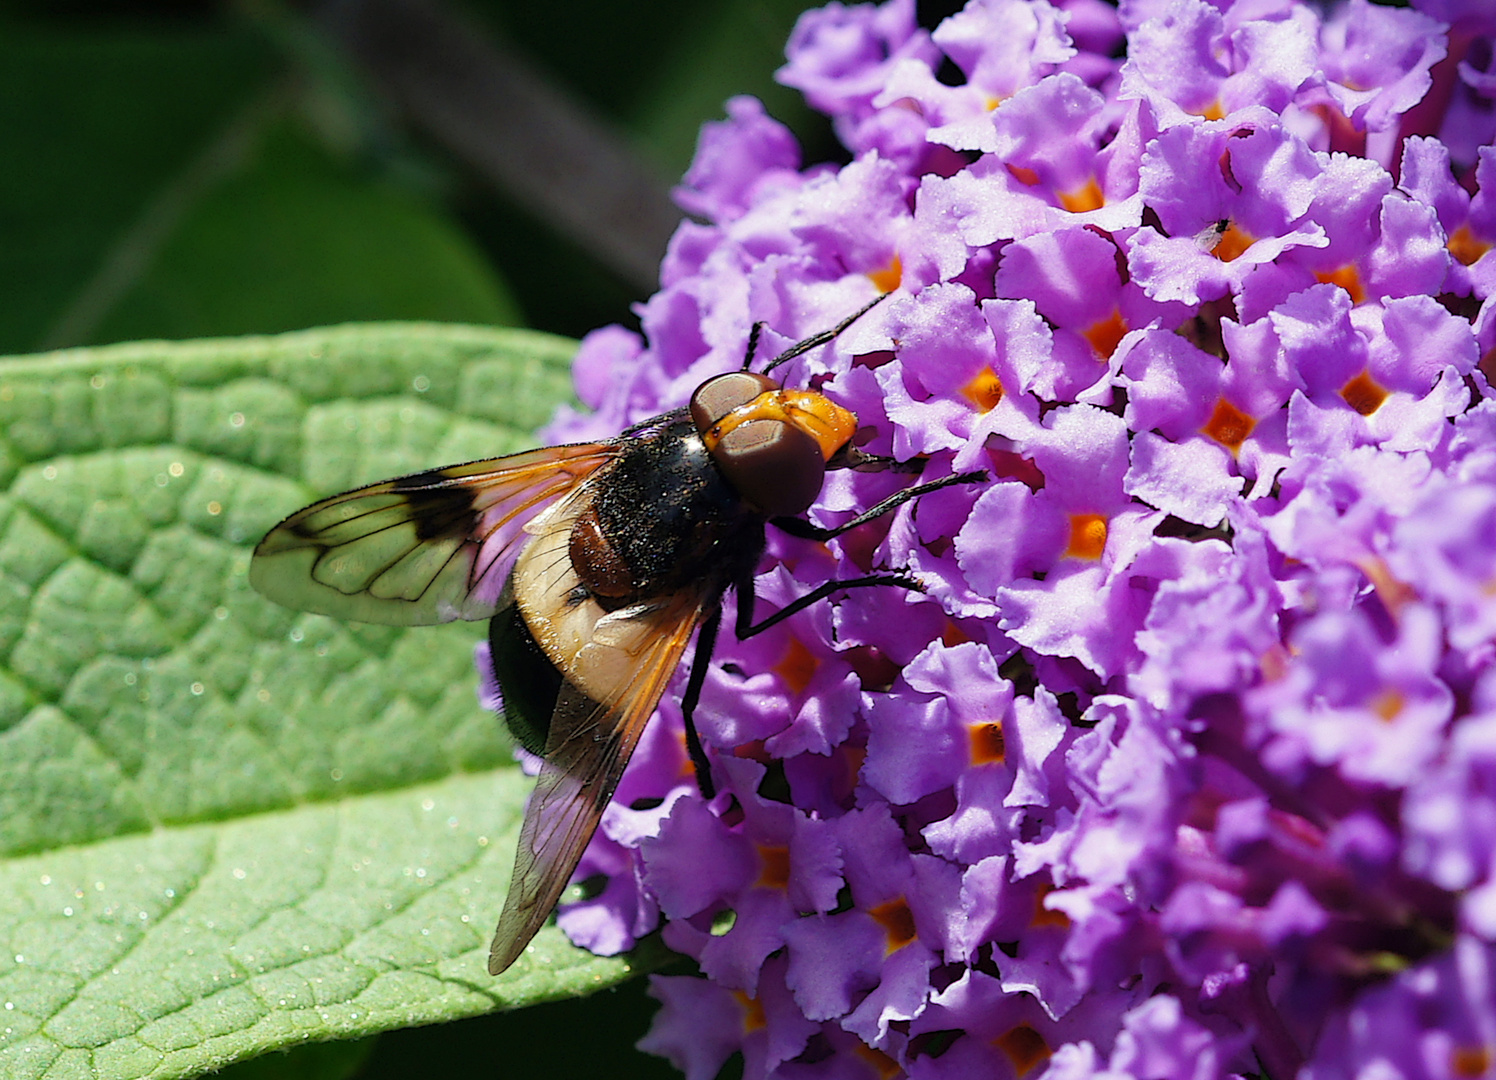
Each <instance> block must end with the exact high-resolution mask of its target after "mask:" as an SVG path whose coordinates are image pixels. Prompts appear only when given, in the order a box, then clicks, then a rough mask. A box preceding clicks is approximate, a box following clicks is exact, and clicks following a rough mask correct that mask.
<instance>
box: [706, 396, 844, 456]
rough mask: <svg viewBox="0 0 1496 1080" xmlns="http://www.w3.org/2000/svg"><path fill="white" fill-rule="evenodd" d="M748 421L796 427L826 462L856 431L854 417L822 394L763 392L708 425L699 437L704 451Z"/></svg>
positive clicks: (711, 448) (715, 445)
mask: <svg viewBox="0 0 1496 1080" xmlns="http://www.w3.org/2000/svg"><path fill="white" fill-rule="evenodd" d="M750 420H780V421H783V422H784V423H786V424H790V425H791V426H793V427H797V428H799V429H800V430H801V431H803V432H805V434H807V435H809V436H810V437H811V438H812V439H814V440H815V441H816V444H817V445H818V446H820V448H821V453H822V455H823V456H824V457H825V458H826V460H827V461H830V460H831V458H832V456H833V455H834V454H835V453H836V452H837V451H838V450H840V449H841V448H842V447H843V446H846V445H847V441H848V440H849V439H851V438H852V434H853V432H855V431H856V430H857V417H856V416H855V415H854V414H853V413H851V412H850V411H848V410H847V409H843V408H842V407H841V406H840V405H838V404H836V402H834V401H832V400H831V399H830V398H828V397H827V396H826V395H825V394H818V393H816V392H815V391H814V390H783V389H781V390H766V391H764V392H763V393H762V394H760V395H758V397H756V398H754V399H753V400H752V401H749V402H747V403H746V404H743V405H739V406H738V407H737V408H736V409H733V410H732V412H730V413H728V414H727V415H726V416H724V417H723V418H722V419H721V420H718V421H717V422H716V423H715V424H713V425H712V428H711V430H710V431H708V432H706V433H705V434H704V435H703V436H702V441H703V442H704V443H705V444H706V448H707V450H709V451H710V450H715V449H716V448H717V444H718V443H719V442H721V441H722V438H723V436H725V435H726V434H727V433H728V432H729V431H731V430H732V429H733V428H735V427H737V426H739V425H740V424H746V423H747V422H748V421H750Z"/></svg>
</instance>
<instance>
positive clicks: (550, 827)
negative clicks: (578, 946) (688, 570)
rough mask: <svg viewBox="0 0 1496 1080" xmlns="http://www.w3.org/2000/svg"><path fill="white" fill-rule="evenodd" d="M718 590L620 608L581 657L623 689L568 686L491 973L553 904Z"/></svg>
mask: <svg viewBox="0 0 1496 1080" xmlns="http://www.w3.org/2000/svg"><path fill="white" fill-rule="evenodd" d="M711 596H712V589H711V588H710V586H709V584H707V583H703V585H702V586H701V587H700V588H699V589H697V590H693V591H691V592H689V593H680V594H677V595H675V596H674V597H671V598H670V599H669V600H668V601H665V602H664V603H663V604H662V605H661V606H659V607H658V608H655V609H652V610H648V611H644V612H642V613H639V614H637V615H631V614H629V613H628V612H627V610H625V611H620V612H615V613H614V615H615V616H616V615H624V616H626V617H625V618H622V619H618V620H617V621H616V622H615V623H613V624H612V625H604V624H600V625H599V629H598V633H597V634H596V635H595V636H594V638H593V640H592V641H591V642H590V643H589V644H588V645H586V646H585V647H584V648H583V650H582V651H581V652H580V653H579V654H578V657H577V664H578V665H579V666H580V667H581V668H582V669H586V670H591V671H592V672H593V673H594V684H596V678H597V677H599V676H600V675H606V673H610V672H613V673H619V674H618V675H617V677H611V678H610V681H611V682H612V683H613V684H614V686H615V687H616V688H615V689H613V690H612V691H611V692H608V693H606V694H605V695H603V696H604V697H605V698H606V700H603V701H596V700H594V699H593V698H591V697H589V696H588V695H587V694H586V693H584V692H583V691H581V690H579V689H578V688H577V686H576V684H575V683H574V682H571V681H568V682H566V683H563V684H562V687H561V694H560V696H559V698H558V699H557V702H556V710H555V714H554V716H553V718H552V720H551V727H550V737H549V739H548V740H547V742H546V752H545V765H544V767H543V768H542V769H541V772H540V780H539V782H538V783H537V784H536V786H535V791H534V794H532V795H531V796H530V802H529V805H528V806H527V807H526V808H525V820H524V824H523V826H521V828H520V835H519V847H518V849H517V850H516V852H515V856H514V875H513V877H512V879H511V880H510V883H509V893H508V895H507V896H505V898H504V911H503V913H502V914H501V915H500V916H499V926H498V929H497V930H496V931H495V932H494V936H493V945H492V947H491V948H490V950H489V954H488V971H489V973H490V974H492V975H497V974H499V973H500V972H502V971H503V970H504V969H506V968H507V967H509V965H510V964H512V963H514V961H515V959H516V958H517V957H518V956H519V954H520V953H521V952H523V951H524V948H525V946H526V945H528V944H529V943H530V939H531V938H533V937H534V936H535V933H536V931H538V930H539V929H540V927H541V926H542V925H543V924H544V922H545V920H546V917H547V916H548V915H549V914H550V913H551V909H552V908H553V907H555V906H556V900H557V899H558V898H559V897H560V895H561V892H562V890H564V889H565V888H566V883H567V881H568V880H569V879H570V878H571V875H572V872H573V871H574V870H575V869H576V867H577V862H578V861H579V860H580V859H581V858H582V852H583V851H584V850H585V849H586V847H587V842H588V841H589V840H591V839H592V834H593V833H594V832H595V831H596V830H597V823H598V820H599V819H600V818H601V817H602V812H603V808H604V807H605V806H607V805H608V800H609V799H610V798H612V797H613V791H614V789H615V788H616V787H617V786H618V779H619V777H620V776H622V775H623V770H624V767H625V766H626V765H628V761H629V757H630V756H631V755H632V754H633V752H634V747H635V746H636V745H637V744H638V742H639V736H640V734H641V733H642V732H643V730H644V725H645V724H646V723H648V721H649V718H650V716H651V715H653V713H654V710H655V706H656V705H657V704H658V703H659V700H660V696H661V695H662V694H664V692H665V687H666V685H667V684H668V683H669V682H670V677H671V675H672V674H674V672H675V670H676V668H677V667H679V666H680V660H681V656H682V654H683V653H684V652H685V648H686V643H687V642H688V641H689V640H690V637H691V632H692V631H693V630H694V629H695V628H696V626H697V624H698V623H699V622H700V621H701V619H702V616H703V613H704V609H705V605H706V603H707V601H708V599H709V598H710V597H711ZM611 617H612V616H610V618H611ZM604 623H606V620H604ZM625 672H626V673H627V674H623V673H625Z"/></svg>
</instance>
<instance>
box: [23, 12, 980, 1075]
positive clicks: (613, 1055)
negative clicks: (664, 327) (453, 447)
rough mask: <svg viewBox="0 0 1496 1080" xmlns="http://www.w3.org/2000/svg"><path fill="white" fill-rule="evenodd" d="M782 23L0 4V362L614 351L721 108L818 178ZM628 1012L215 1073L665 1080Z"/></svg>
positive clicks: (534, 1021) (404, 1036) (315, 1052)
mask: <svg viewBox="0 0 1496 1080" xmlns="http://www.w3.org/2000/svg"><path fill="white" fill-rule="evenodd" d="M801 6H802V5H801V4H800V3H799V2H798V0H613V2H601V0H547V2H546V3H544V4H540V3H524V2H518V0H515V2H511V3H504V2H501V0H467V2H463V3H459V2H457V0H444V2H440V3H438V2H435V0H326V2H318V3H288V2H285V0H238V2H233V3H204V2H191V0H156V2H142V3H130V2H114V0H0V354H11V353H26V352H35V351H41V350H46V349H52V348H60V347H66V346H74V345H94V344H104V343H108V342H114V341H126V340H136V339H143V338H170V339H181V338H191V337H207V336H220V335H228V334H244V333H274V332H278V331H284V330H296V329H302V328H305V327H308V326H318V325H325V324H329V323H338V322H346V321H353V320H376V319H438V320H449V321H464V322H480V323H500V324H507V325H515V326H530V327H534V328H536V329H542V330H548V331H551V332H554V333H559V334H565V335H568V336H571V337H580V336H581V335H582V334H584V333H586V332H587V331H588V330H589V329H592V328H593V327H596V326H600V325H603V324H605V323H609V322H622V323H624V324H626V325H630V326H635V325H637V320H636V319H635V318H634V316H633V314H632V312H631V310H630V305H631V304H632V303H634V302H636V301H638V300H642V299H644V298H645V297H647V296H648V295H649V294H650V292H652V291H653V287H654V283H655V274H654V267H655V265H656V264H657V262H658V259H659V256H660V255H661V254H662V253H663V251H664V245H665V242H666V240H667V239H668V237H669V233H670V230H671V229H672V228H673V227H674V223H675V221H677V220H678V218H679V213H678V211H676V210H674V209H673V207H672V206H671V205H670V204H669V202H668V191H669V188H670V185H671V184H673V183H674V182H675V181H676V180H677V179H678V178H679V177H680V175H681V173H682V172H683V171H684V170H685V168H686V166H687V165H688V164H689V162H690V158H691V153H692V150H693V148H694V145H695V141H696V133H697V130H698V129H699V127H700V125H701V123H702V122H703V121H707V120H715V119H719V118H721V116H722V105H723V102H724V101H725V100H726V99H727V98H728V97H730V96H732V95H733V94H738V93H751V94H755V95H757V96H759V97H760V98H762V99H763V100H764V102H765V103H766V105H767V106H768V109H769V111H770V112H771V113H772V114H773V115H774V116H776V117H778V118H779V119H780V120H782V121H784V122H785V123H787V124H789V125H790V126H791V127H792V128H793V129H794V130H795V131H796V133H797V134H798V136H799V137H800V139H801V143H802V147H803V148H804V158H805V161H806V162H807V163H808V162H814V161H824V160H838V159H840V160H845V155H844V153H843V152H842V151H841V150H840V148H839V147H838V146H837V144H836V143H835V141H834V139H833V137H832V135H831V131H830V126H829V124H828V123H827V122H826V121H825V119H824V118H822V117H819V116H817V115H816V114H814V113H812V112H811V111H810V110H808V109H807V108H806V107H805V106H804V104H803V103H802V102H801V100H800V98H799V95H798V94H797V93H795V92H793V91H790V90H787V89H785V88H783V87H780V86H778V85H777V84H775V83H774V82H773V79H772V75H773V72H774V69H775V68H777V67H778V66H779V65H780V64H781V63H782V62H783V47H784V42H785V40H786V38H787V37H788V35H789V32H790V28H791V27H792V26H793V25H794V20H795V17H796V15H797V14H798V12H799V10H800V8H801ZM958 6H959V5H958V4H955V3H921V5H920V9H919V10H920V21H921V22H922V23H923V24H924V25H926V26H934V25H935V24H936V23H937V22H938V21H939V19H940V18H942V17H943V16H944V15H945V14H948V13H949V12H950V11H952V10H954V9H955V8H957V7H958ZM537 178H539V179H538V180H537ZM644 988H645V983H644V982H643V980H638V981H636V982H634V983H632V984H630V985H628V986H625V987H623V988H621V989H619V990H617V991H611V992H608V993H604V994H601V995H598V996H597V997H594V998H590V999H585V1000H580V1001H569V1002H562V1003H558V1004H555V1005H549V1006H540V1007H537V1008H533V1009H529V1010H526V1011H524V1012H521V1013H513V1014H503V1015H494V1016H488V1017H482V1018H479V1019H476V1020H471V1021H466V1022H463V1023H456V1024H448V1025H443V1026H439V1027H432V1028H422V1029H414V1030H408V1031H398V1032H392V1033H389V1034H387V1035H384V1036H382V1037H380V1038H378V1039H370V1040H364V1041H362V1042H359V1043H335V1044H326V1045H322V1046H313V1047H307V1048H303V1049H301V1050H298V1051H295V1052H293V1053H291V1054H273V1055H269V1056H268V1057H265V1058H261V1059H258V1060H257V1061H253V1062H247V1063H245V1064H243V1065H241V1066H237V1067H236V1068H234V1069H232V1070H229V1071H228V1072H227V1073H224V1074H221V1075H224V1076H229V1077H232V1078H234V1080H254V1078H272V1077H273V1078H276V1080H289V1078H297V1077H301V1078H306V1080H312V1078H318V1080H335V1078H343V1077H358V1078H361V1080H394V1078H396V1077H414V1076H425V1075H447V1076H458V1075H462V1076H490V1075H494V1074H501V1075H505V1076H514V1077H527V1076H539V1075H543V1076H546V1077H547V1078H548V1080H570V1078H573V1077H576V1078H582V1077H592V1076H594V1075H596V1074H597V1073H598V1072H599V1071H603V1070H605V1071H606V1072H607V1073H608V1074H609V1075H611V1076H615V1077H639V1078H645V1077H670V1076H674V1075H676V1074H675V1073H674V1071H673V1069H671V1068H670V1066H668V1065H667V1064H666V1063H665V1062H663V1061H662V1060H660V1059H658V1058H653V1057H649V1056H647V1055H644V1054H640V1053H638V1052H637V1051H635V1050H634V1049H633V1048H632V1044H633V1043H634V1042H635V1041H636V1040H637V1039H638V1038H639V1037H640V1036H641V1035H642V1034H643V1033H644V1031H645V1029H646V1028H647V1026H648V1022H649V1016H650V1015H651V1013H652V1012H653V1008H654V1006H653V1002H652V1001H651V1000H650V999H649V998H647V997H646V996H645V994H644ZM733 1067H734V1066H733V1065H732V1064H729V1067H728V1069H727V1070H726V1071H727V1072H729V1073H731V1072H732V1071H733Z"/></svg>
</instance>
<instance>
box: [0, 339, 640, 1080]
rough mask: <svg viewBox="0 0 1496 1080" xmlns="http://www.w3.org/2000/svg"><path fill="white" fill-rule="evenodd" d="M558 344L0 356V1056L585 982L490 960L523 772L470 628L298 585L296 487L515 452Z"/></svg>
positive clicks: (119, 1050)
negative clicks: (259, 544) (480, 674)
mask: <svg viewBox="0 0 1496 1080" xmlns="http://www.w3.org/2000/svg"><path fill="white" fill-rule="evenodd" d="M574 348H575V346H574V343H572V342H570V341H566V340H564V339H561V338H555V337H549V336H546V335H541V334H536V333H531V332H524V331H514V330H491V329H478V328H471V327H458V326H436V325H423V324H386V325H369V326H357V327H354V326H350V327H343V328H335V329H328V330H315V331H308V332H303V333H296V334H288V335H284V336H279V337H263V338H242V339H228V340H217V341H202V342H189V343H185V344H160V343H147V344H132V345H122V346H112V347H108V348H99V349H78V350H71V351H67V352H59V353H54V354H49V355H45V356H37V357H23V358H14V359H7V360H0V1075H3V1076H6V1077H10V1078H16V1080H20V1078H31V1077H36V1078H63V1077H75V1076H88V1077H118V1078H125V1077H147V1076H149V1077H176V1076H191V1075H196V1074H198V1073H201V1072H204V1071H206V1070H209V1069H214V1068H218V1067H221V1066H222V1065H224V1064H227V1063H229V1062H232V1061H236V1060H240V1059H244V1058H248V1057H252V1056H254V1055H256V1054H260V1053H263V1052H265V1051H267V1050H271V1049H275V1048H281V1047H286V1046H290V1045H294V1044H297V1043H301V1042H306V1041H312V1040H322V1039H333V1038H338V1039H344V1038H355V1037H358V1036H363V1035H367V1034H370V1033H373V1032H378V1031H382V1030H387V1029H389V1028H393V1027H399V1026H405V1025H410V1024H418V1023H430V1022H435V1021H440V1020H448V1019H453V1018H457V1017H463V1016H470V1015H474V1014H477V1013H483V1012H487V1011H490V1010H493V1009H503V1008H513V1007H518V1006H522V1005H528V1004H532V1003H535V1002H539V1001H543V1000H549V999H555V998H560V997H567V996H573V995H578V994H583V993H587V992H591V991H593V990H596V989H600V988H602V987H604V986H609V985H612V984H614V983H616V982H619V981H621V980H623V979H625V978H627V977H628V976H629V974H630V972H631V967H632V966H633V965H632V964H631V961H629V960H628V959H626V958H617V959H599V958H596V957H593V956H591V955H590V954H587V953H584V952H581V951H578V950H576V949H573V948H572V947H571V946H570V945H569V944H567V942H566V941H565V939H564V938H563V937H562V936H561V934H560V933H559V932H558V931H556V930H555V929H553V928H552V929H547V930H546V931H543V932H542V934H541V935H540V937H538V938H537V939H536V942H535V945H534V948H533V949H532V950H531V952H530V953H529V954H527V956H526V957H524V958H522V959H521V961H520V963H519V964H517V965H516V967H515V968H514V969H513V970H511V971H510V972H509V973H508V974H506V976H505V977H504V978H502V979H497V980H495V979H491V978H489V976H488V975H487V974H486V972H485V961H486V957H487V951H488V939H489V935H490V934H491V932H492V930H493V923H494V920H495V918H496V916H497V914H498V911H499V908H500V906H501V904H502V901H503V893H504V888H505V885H506V883H507V881H508V875H509V869H510V864H511V860H512V858H513V851H514V842H515V838H516V835H517V831H518V828H519V822H520V814H521V811H522V808H523V803H524V798H525V795H526V793H527V791H528V788H529V782H528V781H527V780H526V779H525V778H524V777H523V776H522V775H521V773H520V771H519V770H518V769H517V768H516V767H515V766H514V764H513V763H512V760H511V757H510V753H509V743H508V740H507V738H506V736H505V735H504V734H503V733H502V731H501V730H499V727H498V725H496V724H495V723H494V721H493V717H492V716H491V715H490V714H485V713H483V712H482V711H481V710H480V709H479V708H478V706H477V703H476V701H475V698H474V687H473V684H474V677H473V674H472V666H471V664H472V661H471V653H472V644H473V642H474V641H475V640H477V638H478V637H479V635H480V634H481V633H482V627H481V626H480V625H473V624H459V625H455V626H445V627H436V628H432V627H423V628H416V629H409V630H405V629H396V628H392V627H377V626H359V625H352V624H342V623H337V622H334V621H333V620H330V619H327V618H324V617H321V616H315V615H305V614H300V613H297V612H292V611H287V610H284V609H281V608H278V607H276V606H275V605H273V604H271V603H270V602H269V601H267V600H264V599H263V598H261V597H260V596H258V595H257V594H255V593H254V592H253V591H251V589H250V588H249V586H248V584H247V581H246V570H247V567H248V564H249V556H250V551H251V550H252V548H253V545H254V544H255V542H256V541H257V540H258V539H259V537H260V536H261V535H262V534H263V533H264V531H265V530H266V529H267V528H268V527H269V526H271V525H273V524H274V523H275V522H276V521H277V520H279V519H280V518H281V517H282V516H284V515H285V514H286V513H288V512H290V511H292V510H294V509H296V508H297V507H299V506H301V505H303V504H305V503H307V502H310V501H312V500H313V499H315V498H318V497H321V496H324V495H328V494H332V493H334V492H336V491H339V490H342V489H345V488H348V487H351V486H354V485H357V484H361V483H365V482H370V481H374V480H377V479H380V478H383V477H387V476H392V475H397V474H400V473H402V472H408V471H412V470H416V469H420V468H426V467H430V466H434V465H441V464H447V463H452V462H457V461H464V460H469V459H472V458H478V457H492V456H496V455H500V454H504V453H509V452H512V451H515V450H519V449H522V448H523V447H524V446H526V445H527V444H529V443H530V441H531V436H530V434H529V433H530V432H531V431H533V430H534V428H535V427H536V426H538V425H539V424H540V423H541V422H543V421H544V420H545V419H546V417H547V416H548V415H549V413H550V410H551V408H552V407H553V405H554V403H555V402H557V401H559V400H561V399H562V398H563V397H564V396H565V395H566V393H567V363H568V361H569V359H570V356H571V353H572V351H573V349H574Z"/></svg>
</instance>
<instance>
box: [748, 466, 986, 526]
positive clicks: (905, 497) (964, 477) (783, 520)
mask: <svg viewBox="0 0 1496 1080" xmlns="http://www.w3.org/2000/svg"><path fill="white" fill-rule="evenodd" d="M985 479H987V474H986V473H985V472H982V471H981V470H978V471H976V472H967V473H956V474H955V475H954V476H942V477H941V478H940V479H939V480H931V481H929V482H928V483H924V484H915V485H914V486H913V487H907V488H904V489H903V490H902V491H896V492H894V493H893V494H892V495H890V496H889V497H888V498H886V499H884V500H882V501H881V502H878V503H876V504H874V505H873V506H871V507H869V508H868V509H866V510H864V511H863V512H862V513H860V514H858V515H857V516H856V517H854V518H853V519H852V520H851V521H848V522H845V523H843V524H841V525H838V526H836V527H835V528H831V529H823V528H822V527H821V526H819V525H812V524H811V523H810V522H808V521H806V520H805V519H804V518H796V517H777V518H770V519H769V520H770V522H771V523H772V524H773V525H774V527H775V528H777V529H780V530H781V531H783V532H787V533H789V534H790V535H791V536H798V537H800V539H802V540H819V541H823V542H824V541H826V540H834V539H836V538H837V537H838V536H840V535H841V534H842V533H845V532H851V531H852V530H853V529H855V528H857V526H859V525H866V524H867V523H868V522H869V521H872V520H873V519H874V518H880V517H882V516H883V515H884V514H887V513H889V512H890V511H893V510H897V509H898V508H899V507H901V506H903V505H904V504H905V503H906V502H909V501H910V500H911V499H917V498H919V497H920V496H921V495H928V494H929V493H930V492H932V491H939V490H940V489H941V488H948V487H951V486H953V485H955V484H974V483H979V482H980V481H982V480H985Z"/></svg>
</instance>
